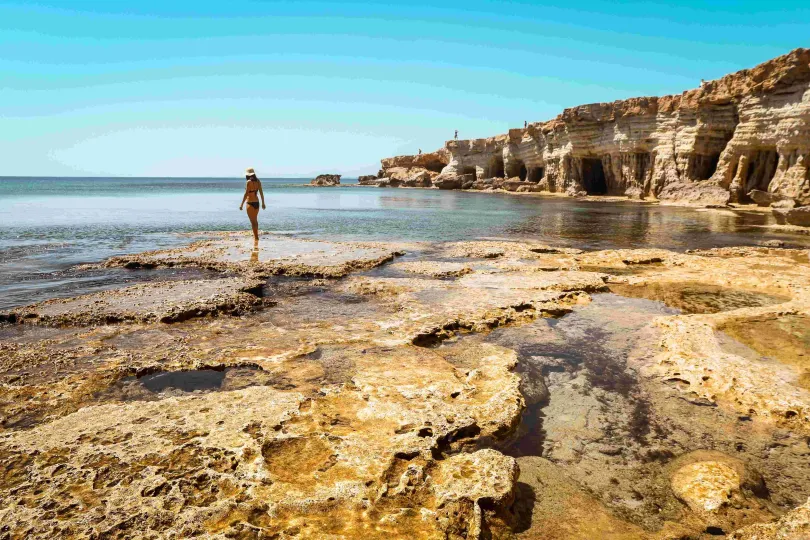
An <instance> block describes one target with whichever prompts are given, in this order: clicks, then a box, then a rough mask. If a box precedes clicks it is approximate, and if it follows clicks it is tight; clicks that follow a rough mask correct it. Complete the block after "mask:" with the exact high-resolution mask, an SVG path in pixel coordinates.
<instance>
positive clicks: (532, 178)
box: [526, 167, 546, 184]
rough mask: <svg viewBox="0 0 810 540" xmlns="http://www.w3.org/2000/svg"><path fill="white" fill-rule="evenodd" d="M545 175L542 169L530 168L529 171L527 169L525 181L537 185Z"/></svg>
mask: <svg viewBox="0 0 810 540" xmlns="http://www.w3.org/2000/svg"><path fill="white" fill-rule="evenodd" d="M545 174H546V170H545V169H544V168H543V167H532V168H531V169H529V173H528V176H527V178H526V179H527V180H528V181H529V182H533V183H535V184H537V183H539V182H540V180H542V179H543V176H545Z"/></svg>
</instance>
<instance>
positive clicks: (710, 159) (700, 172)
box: [689, 152, 720, 180]
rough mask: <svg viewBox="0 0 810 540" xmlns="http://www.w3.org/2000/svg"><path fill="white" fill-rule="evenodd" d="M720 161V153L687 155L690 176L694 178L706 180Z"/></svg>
mask: <svg viewBox="0 0 810 540" xmlns="http://www.w3.org/2000/svg"><path fill="white" fill-rule="evenodd" d="M718 163H720V153H719V152H717V153H714V154H692V155H691V156H690V157H689V165H690V167H689V168H690V169H691V174H689V176H691V177H692V178H694V179H695V180H708V179H709V178H711V177H712V175H713V174H714V173H715V171H716V170H717V164H718Z"/></svg>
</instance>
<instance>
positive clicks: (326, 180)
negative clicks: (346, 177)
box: [310, 174, 340, 187]
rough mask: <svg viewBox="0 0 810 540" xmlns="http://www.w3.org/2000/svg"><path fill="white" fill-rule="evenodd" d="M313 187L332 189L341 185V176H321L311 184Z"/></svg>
mask: <svg viewBox="0 0 810 540" xmlns="http://www.w3.org/2000/svg"><path fill="white" fill-rule="evenodd" d="M310 184H312V185H313V186H322V187H331V186H339V185H340V175H339V174H319V175H318V176H316V177H315V178H314V179H313V180H312V181H311V182H310Z"/></svg>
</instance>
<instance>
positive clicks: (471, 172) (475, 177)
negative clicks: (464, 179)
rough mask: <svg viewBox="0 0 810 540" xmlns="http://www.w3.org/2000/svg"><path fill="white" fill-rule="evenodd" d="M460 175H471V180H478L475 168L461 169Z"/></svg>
mask: <svg viewBox="0 0 810 540" xmlns="http://www.w3.org/2000/svg"><path fill="white" fill-rule="evenodd" d="M461 174H463V175H467V174H471V175H472V179H473V180H476V179H477V178H478V176H477V173H476V170H475V167H463V168H462V169H461Z"/></svg>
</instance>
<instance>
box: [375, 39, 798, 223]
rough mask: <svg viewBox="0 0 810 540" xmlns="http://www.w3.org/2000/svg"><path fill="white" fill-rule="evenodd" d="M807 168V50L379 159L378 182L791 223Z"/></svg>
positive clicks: (795, 51)
mask: <svg viewBox="0 0 810 540" xmlns="http://www.w3.org/2000/svg"><path fill="white" fill-rule="evenodd" d="M440 164H442V165H443V166H442V168H441V169H440V170H439V169H438V167H439V165H440ZM809 166H810V49H796V50H794V51H792V52H790V53H788V54H786V55H784V56H780V57H777V58H774V59H772V60H769V61H767V62H765V63H763V64H760V65H758V66H756V67H754V68H751V69H745V70H742V71H739V72H737V73H732V74H730V75H726V76H725V77H722V78H721V79H717V80H714V81H705V82H702V84H701V87H700V88H696V89H693V90H688V91H686V92H684V93H682V94H680V95H670V96H663V97H639V98H631V99H627V100H621V101H614V102H612V103H595V104H590V105H581V106H578V107H573V108H570V109H565V110H564V111H563V112H562V114H560V115H559V116H557V117H556V118H554V119H553V120H550V121H547V122H535V123H530V124H528V125H527V126H526V127H525V128H522V129H510V130H509V132H508V133H505V134H501V135H497V136H494V137H489V138H485V139H469V140H452V141H448V142H447V143H445V146H444V148H442V149H440V150H438V151H437V152H432V153H430V154H422V155H420V156H398V157H393V158H385V159H383V160H382V169H381V171H380V173H379V177H380V178H381V179H382V180H381V181H380V182H378V183H381V184H382V185H414V186H423V187H429V186H432V187H443V188H445V189H447V188H450V189H458V188H461V189H480V190H489V189H493V190H494V189H506V190H509V191H545V192H551V193H565V194H568V195H620V196H627V197H631V198H635V199H660V200H667V201H672V202H678V203H683V204H695V205H717V204H727V203H729V202H739V203H753V202H756V203H757V204H761V205H764V206H768V205H773V206H775V207H777V208H778V209H779V211H780V212H781V213H782V214H787V215H790V213H791V212H790V209H791V208H793V207H794V206H806V205H810V172H809V169H808V167H809ZM752 192H753V193H752ZM755 199H756V200H755ZM788 222H790V219H788Z"/></svg>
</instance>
